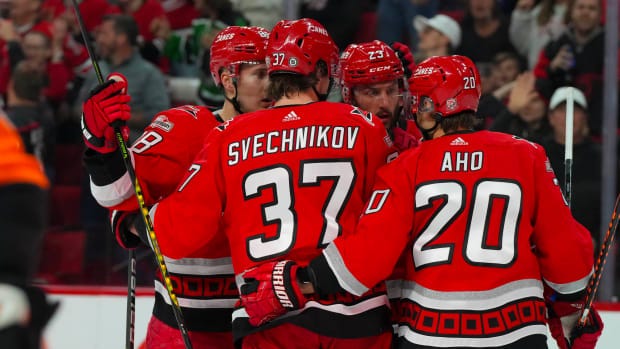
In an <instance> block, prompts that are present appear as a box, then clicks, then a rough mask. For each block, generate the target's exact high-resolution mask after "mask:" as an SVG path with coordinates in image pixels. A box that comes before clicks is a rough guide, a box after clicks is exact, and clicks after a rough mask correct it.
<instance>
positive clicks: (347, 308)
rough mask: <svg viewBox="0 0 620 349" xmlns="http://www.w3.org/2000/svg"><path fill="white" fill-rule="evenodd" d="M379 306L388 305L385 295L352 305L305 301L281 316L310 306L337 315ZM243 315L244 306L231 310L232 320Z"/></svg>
mask: <svg viewBox="0 0 620 349" xmlns="http://www.w3.org/2000/svg"><path fill="white" fill-rule="evenodd" d="M381 306H389V301H388V299H387V297H386V296H385V295H380V296H375V297H372V298H369V299H366V300H364V301H362V302H359V303H356V304H352V305H344V304H321V303H318V302H316V301H309V302H308V303H306V306H305V307H304V308H303V309H299V310H295V311H289V312H288V313H286V314H285V315H283V316H282V317H289V316H294V315H297V314H299V313H301V312H302V311H304V310H306V309H310V308H313V309H321V310H324V311H328V312H330V313H336V314H338V315H344V316H354V315H359V314H362V313H364V312H366V311H369V310H372V309H376V308H379V307H381ZM243 317H248V314H247V312H246V311H245V308H240V309H237V310H235V311H233V316H232V318H233V321H234V320H235V319H236V318H243Z"/></svg>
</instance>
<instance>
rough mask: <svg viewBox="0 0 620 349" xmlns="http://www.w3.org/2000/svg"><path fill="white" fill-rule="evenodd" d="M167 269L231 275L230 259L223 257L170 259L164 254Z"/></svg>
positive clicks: (182, 272) (199, 273) (174, 271)
mask: <svg viewBox="0 0 620 349" xmlns="http://www.w3.org/2000/svg"><path fill="white" fill-rule="evenodd" d="M164 261H165V262H166V267H167V268H168V271H169V272H171V273H174V274H184V275H223V274H224V275H232V274H233V273H234V271H233V266H232V259H231V258H230V257H224V258H183V259H172V258H168V257H165V256H164Z"/></svg>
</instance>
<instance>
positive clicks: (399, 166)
mask: <svg viewBox="0 0 620 349" xmlns="http://www.w3.org/2000/svg"><path fill="white" fill-rule="evenodd" d="M411 160H412V158H411V157H410V156H405V157H399V158H398V159H396V160H395V161H393V162H392V163H390V164H388V165H386V166H385V167H383V168H381V169H380V170H379V172H378V174H377V182H376V183H375V185H374V191H373V193H372V195H371V197H370V199H369V201H368V203H367V205H366V209H365V211H364V214H363V215H362V217H361V219H360V221H359V224H358V226H357V228H356V230H355V233H354V234H350V235H344V236H341V237H339V238H338V239H336V240H334V242H333V243H332V244H330V245H328V246H327V248H325V250H324V251H323V257H324V258H325V259H326V260H327V263H328V264H329V266H330V269H331V270H332V272H333V274H334V275H335V277H336V279H337V280H338V283H339V285H340V286H341V287H342V288H343V289H345V290H347V291H348V292H350V293H352V294H355V295H361V294H363V293H364V292H366V291H367V290H368V289H370V288H371V287H372V286H374V285H376V284H377V283H378V282H380V281H382V280H385V279H386V278H387V277H388V276H389V275H390V273H391V272H392V270H393V269H394V266H395V265H396V262H397V261H398V259H399V257H400V256H401V254H402V251H403V249H404V248H405V246H406V245H407V242H408V240H409V232H410V230H411V227H412V226H413V213H414V207H413V200H412V199H411V198H412V197H413V192H412V188H411V183H410V180H409V178H408V175H407V171H405V170H404V169H405V168H409V166H412V165H413V164H412V163H411ZM372 256H381V258H377V257H372ZM317 274H318V277H320V276H321V274H322V273H320V272H319V273H317ZM319 284H321V282H320V281H319Z"/></svg>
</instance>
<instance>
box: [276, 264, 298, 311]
mask: <svg viewBox="0 0 620 349" xmlns="http://www.w3.org/2000/svg"><path fill="white" fill-rule="evenodd" d="M298 270H299V266H298V265H297V264H295V263H294V262H291V261H286V260H284V261H280V262H277V263H276V264H275V265H274V267H273V271H272V279H271V282H272V283H273V290H274V293H275V295H276V297H277V299H278V301H279V302H280V305H282V307H283V308H286V309H289V310H294V309H301V308H303V307H304V306H305V305H306V297H305V296H304V295H303V294H302V293H301V289H300V288H299V285H298V284H297V280H296V279H297V271H298ZM287 286H288V287H290V289H289V290H287Z"/></svg>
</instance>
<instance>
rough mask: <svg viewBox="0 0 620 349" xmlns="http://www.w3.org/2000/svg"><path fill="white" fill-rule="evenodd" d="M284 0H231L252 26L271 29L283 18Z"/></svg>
mask: <svg viewBox="0 0 620 349" xmlns="http://www.w3.org/2000/svg"><path fill="white" fill-rule="evenodd" d="M284 1H286V0H231V2H232V3H233V5H234V6H235V8H236V9H237V10H239V11H240V12H241V13H243V15H244V16H245V17H247V18H248V20H249V21H250V23H252V25H254V26H258V27H263V28H265V29H267V30H271V28H273V26H274V25H275V24H276V23H277V22H278V21H279V20H281V19H282V18H284Z"/></svg>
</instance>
